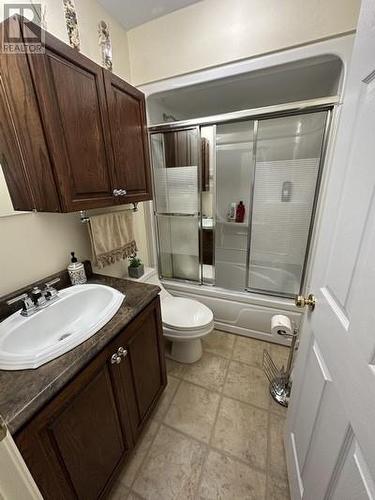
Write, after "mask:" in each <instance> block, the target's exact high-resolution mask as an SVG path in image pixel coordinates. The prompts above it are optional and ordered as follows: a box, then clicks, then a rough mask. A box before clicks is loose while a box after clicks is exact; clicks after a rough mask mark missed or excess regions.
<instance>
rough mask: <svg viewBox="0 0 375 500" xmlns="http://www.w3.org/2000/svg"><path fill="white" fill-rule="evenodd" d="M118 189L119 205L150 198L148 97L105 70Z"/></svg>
mask: <svg viewBox="0 0 375 500" xmlns="http://www.w3.org/2000/svg"><path fill="white" fill-rule="evenodd" d="M103 74H104V82H105V89H106V95H107V102H108V113H109V124H110V130H111V140H112V148H113V156H114V169H115V179H116V187H117V189H124V190H126V195H125V196H119V197H118V201H119V202H120V203H129V202H136V201H141V200H146V199H151V197H152V193H151V175H150V155H149V146H148V135H147V123H146V111H145V97H144V94H143V93H142V92H140V91H139V90H138V89H136V88H135V87H132V86H131V85H129V84H128V83H126V82H124V81H123V80H121V79H120V78H118V77H117V76H116V75H114V74H112V73H110V72H109V71H107V70H103Z"/></svg>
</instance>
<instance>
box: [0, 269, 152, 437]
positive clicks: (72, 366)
mask: <svg viewBox="0 0 375 500" xmlns="http://www.w3.org/2000/svg"><path fill="white" fill-rule="evenodd" d="M88 281H89V283H100V284H103V285H109V286H111V287H113V288H116V289H117V290H119V291H120V292H122V293H124V294H126V298H125V300H124V302H123V303H122V305H121V307H120V309H119V310H118V312H117V313H116V314H115V316H114V317H113V318H112V319H111V320H110V321H109V322H108V323H107V324H106V325H105V326H104V327H103V328H102V329H101V330H99V331H98V332H97V333H95V334H94V335H93V336H92V337H90V338H89V339H88V340H86V341H85V342H83V343H82V344H80V345H79V346H77V347H75V348H74V349H73V350H71V351H69V352H67V353H65V354H63V355H62V356H60V357H59V358H56V359H54V360H52V361H50V362H48V363H46V364H45V365H42V366H40V367H39V368H36V369H33V370H18V371H5V370H0V415H1V416H2V418H3V419H4V421H5V423H6V424H7V426H8V429H9V431H10V432H11V434H14V433H16V432H17V430H19V429H20V428H21V427H22V425H23V424H25V423H26V422H27V421H28V420H29V419H30V418H31V417H32V416H33V415H34V414H35V413H36V412H37V411H38V410H39V409H40V408H42V407H43V405H44V404H45V403H46V402H47V401H49V400H50V399H51V398H52V397H53V396H54V395H55V394H56V393H57V392H59V390H60V389H61V388H62V387H64V386H65V385H66V384H67V382H69V381H70V380H71V379H72V378H73V377H74V375H76V374H77V373H78V372H79V371H80V370H81V369H82V368H83V367H84V366H85V365H86V364H87V363H88V362H89V361H90V360H91V359H92V358H94V357H95V355H96V354H97V353H98V352H99V351H101V350H102V349H103V348H104V347H105V346H106V345H107V344H108V343H109V342H110V340H111V339H113V338H114V337H115V336H116V335H117V334H118V333H119V332H120V330H122V329H123V328H124V327H125V326H126V325H127V324H128V323H130V322H131V321H132V320H133V319H134V318H135V317H136V316H137V315H138V314H139V313H140V312H141V311H142V309H144V307H145V306H146V305H147V304H149V303H150V302H151V301H152V300H153V299H154V298H155V297H156V296H157V294H158V292H159V287H157V286H155V285H147V284H145V283H137V282H134V281H129V280H126V279H119V278H112V277H110V276H104V275H100V274H91V275H90V277H89V280H88Z"/></svg>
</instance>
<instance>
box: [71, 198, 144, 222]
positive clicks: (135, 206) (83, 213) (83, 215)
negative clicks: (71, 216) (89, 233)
mask: <svg viewBox="0 0 375 500" xmlns="http://www.w3.org/2000/svg"><path fill="white" fill-rule="evenodd" d="M120 212H138V203H137V202H135V203H133V208H125V209H124V210H120ZM79 215H80V218H81V222H82V224H87V223H88V222H90V216H89V215H87V211H86V210H81V211H80V213H79Z"/></svg>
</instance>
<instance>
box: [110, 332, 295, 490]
mask: <svg viewBox="0 0 375 500" xmlns="http://www.w3.org/2000/svg"><path fill="white" fill-rule="evenodd" d="M203 347H204V354H203V357H202V359H201V360H200V361H198V362H197V363H195V364H193V365H182V364H179V363H176V362H173V361H170V360H167V367H168V386H167V388H166V390H165V391H164V394H163V396H162V398H161V400H160V402H159V404H158V407H157V408H156V410H155V412H154V414H153V416H152V419H151V422H150V423H149V424H148V426H147V428H146V429H145V431H144V433H143V435H142V437H141V439H140V442H139V444H138V445H137V448H136V449H135V451H134V452H133V455H132V457H131V459H130V461H129V462H128V464H127V465H126V466H125V468H124V471H123V473H122V474H121V475H120V478H119V480H118V482H117V483H116V485H115V486H114V488H113V490H112V493H111V500H125V499H128V500H135V499H138V500H141V499H146V500H156V499H158V500H172V499H176V500H177V499H178V500H190V499H191V500H195V499H223V500H224V499H228V500H242V499H252V500H258V499H259V500H260V499H262V500H265V499H266V500H289V498H290V497H289V487H288V479H287V473H286V465H285V456H284V447H283V441H282V428H283V424H284V421H285V409H284V408H282V407H281V406H279V405H277V404H276V403H274V402H273V400H272V399H271V398H270V396H269V394H268V384H267V382H266V379H265V377H264V375H263V372H262V370H261V365H262V356H263V349H264V348H267V349H268V350H269V351H270V353H271V355H272V356H273V358H274V359H275V361H276V362H278V363H280V364H283V363H284V364H285V363H286V359H287V356H288V349H287V348H285V347H281V346H277V345H273V344H267V343H265V342H261V341H258V340H254V339H249V338H245V337H239V336H235V335H231V334H228V333H224V332H219V331H214V332H213V333H212V334H211V335H209V336H208V337H206V338H205V339H204V342H203Z"/></svg>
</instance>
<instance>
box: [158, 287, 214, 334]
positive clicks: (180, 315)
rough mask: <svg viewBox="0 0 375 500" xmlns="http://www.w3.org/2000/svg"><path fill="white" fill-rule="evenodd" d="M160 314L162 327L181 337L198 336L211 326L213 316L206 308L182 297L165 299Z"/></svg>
mask: <svg viewBox="0 0 375 500" xmlns="http://www.w3.org/2000/svg"><path fill="white" fill-rule="evenodd" d="M161 314H162V318H163V325H164V326H165V327H166V328H168V330H172V331H174V332H176V333H179V334H181V336H184V335H186V334H189V333H190V334H193V333H196V334H198V335H199V333H200V332H201V331H202V330H203V331H206V329H207V327H210V326H211V325H212V324H213V314H212V311H211V310H210V309H209V308H208V307H207V306H205V305H204V304H202V303H200V302H197V301H196V300H192V299H187V298H184V297H172V296H169V297H165V298H164V299H163V300H162V301H161Z"/></svg>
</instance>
